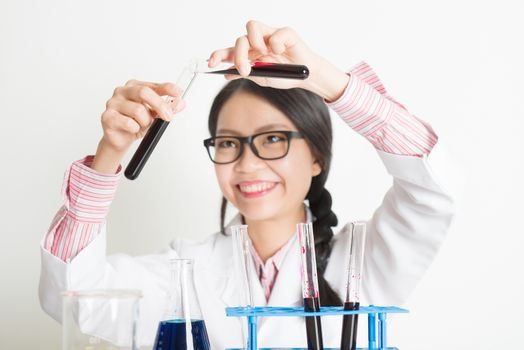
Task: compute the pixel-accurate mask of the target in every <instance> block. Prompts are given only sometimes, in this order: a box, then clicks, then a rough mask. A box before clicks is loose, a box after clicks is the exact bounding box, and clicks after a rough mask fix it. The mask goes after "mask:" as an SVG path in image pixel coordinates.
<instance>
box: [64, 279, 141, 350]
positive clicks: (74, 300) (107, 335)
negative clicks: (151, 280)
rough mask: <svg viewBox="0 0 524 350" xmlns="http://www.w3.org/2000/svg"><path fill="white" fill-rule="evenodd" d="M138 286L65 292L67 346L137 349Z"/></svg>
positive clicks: (96, 349) (67, 348)
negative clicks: (134, 287)
mask: <svg viewBox="0 0 524 350" xmlns="http://www.w3.org/2000/svg"><path fill="white" fill-rule="evenodd" d="M141 297H142V293H141V292H140V291H138V290H120V289H114V290H87V291H66V292H64V293H62V349H63V350H136V349H138V347H137V344H136V325H137V321H138V301H139V299H140V298H141Z"/></svg>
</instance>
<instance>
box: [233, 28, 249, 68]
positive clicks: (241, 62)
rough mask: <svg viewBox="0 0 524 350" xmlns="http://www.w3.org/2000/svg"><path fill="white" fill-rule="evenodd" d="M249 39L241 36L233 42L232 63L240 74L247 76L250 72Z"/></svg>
mask: <svg viewBox="0 0 524 350" xmlns="http://www.w3.org/2000/svg"><path fill="white" fill-rule="evenodd" d="M249 48H250V45H249V40H248V39H247V36H245V35H244V36H241V37H239V38H238V39H237V41H236V43H235V51H234V60H233V61H234V63H235V66H236V67H237V70H238V72H239V73H240V75H241V76H243V77H247V76H248V75H249V73H250V72H251V65H250V64H249Z"/></svg>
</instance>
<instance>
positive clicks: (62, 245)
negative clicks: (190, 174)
mask: <svg viewBox="0 0 524 350" xmlns="http://www.w3.org/2000/svg"><path fill="white" fill-rule="evenodd" d="M349 75H350V79H349V83H348V86H347V87H346V89H345V91H344V93H343V94H342V96H341V97H340V98H339V99H338V100H337V101H334V102H332V103H329V104H328V106H330V107H331V108H332V109H333V110H334V111H335V112H336V113H337V114H338V115H339V116H340V117H341V118H342V119H343V120H344V121H345V122H346V123H347V124H348V125H349V126H350V127H351V128H352V129H353V130H355V131H356V132H358V133H359V134H360V135H362V136H364V137H365V138H366V139H368V140H369V141H370V142H371V143H372V144H373V146H374V147H375V148H377V149H379V150H382V151H384V152H388V153H393V154H400V155H409V156H417V157H420V156H422V155H424V154H428V153H429V152H430V151H431V149H432V148H433V146H434V145H435V143H436V142H437V136H436V135H435V133H434V132H433V130H432V129H431V127H430V126H429V125H427V124H426V123H424V122H423V121H421V120H420V119H418V118H417V117H415V116H414V115H412V114H410V113H409V112H408V111H407V109H406V108H405V107H404V106H402V105H401V104H400V103H398V102H396V101H395V100H394V99H393V98H391V97H390V96H389V95H388V94H387V93H386V89H385V88H384V86H383V85H382V83H381V81H380V80H379V78H378V76H377V75H376V74H375V73H374V72H373V70H372V69H371V67H370V66H369V65H368V64H367V63H365V62H361V63H359V64H357V65H356V66H355V67H353V68H352V69H351V70H350V71H349ZM92 161H93V156H88V157H86V158H83V159H81V160H79V161H76V162H73V163H72V164H71V166H70V167H69V169H68V170H67V172H66V175H65V178H64V184H63V188H62V193H63V196H64V201H65V203H64V205H63V206H62V208H60V210H59V211H58V213H57V214H56V216H55V218H54V220H53V222H52V223H51V226H50V228H49V231H48V233H47V234H46V236H45V238H44V248H45V249H47V250H48V251H50V252H51V254H53V255H55V256H57V257H59V258H60V259H62V260H63V261H65V262H69V261H70V260H71V259H73V258H74V257H75V256H76V255H77V254H78V253H79V252H80V251H81V250H82V249H83V248H85V247H86V246H87V245H88V244H89V243H90V242H91V241H92V240H93V239H94V238H95V236H96V235H97V234H98V233H99V232H100V228H101V226H102V225H104V222H105V217H106V215H107V212H108V211H109V206H110V204H111V202H112V200H113V197H114V195H115V192H116V188H117V185H118V180H119V179H120V177H121V167H120V168H119V169H118V171H117V173H116V174H114V175H107V174H101V173H98V172H96V171H94V170H92V169H91V168H90V166H91V163H92ZM290 242H291V240H290ZM290 242H288V243H287V244H286V245H284V246H283V247H282V248H281V249H280V250H279V251H277V252H276V253H275V255H274V256H272V257H270V258H269V259H268V260H267V261H266V262H265V263H263V262H262V260H261V259H260V257H259V256H258V254H257V253H256V251H254V249H253V251H252V254H253V259H254V261H255V266H256V268H257V271H258V273H259V278H260V281H261V284H262V286H263V288H264V293H265V295H266V299H268V298H269V295H270V293H271V290H272V288H273V285H274V283H275V279H276V277H277V275H278V271H279V270H280V266H281V263H282V259H283V257H284V256H285V252H286V251H287V249H288V248H289V245H290Z"/></svg>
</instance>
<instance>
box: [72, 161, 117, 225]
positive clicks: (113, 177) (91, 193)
mask: <svg viewBox="0 0 524 350" xmlns="http://www.w3.org/2000/svg"><path fill="white" fill-rule="evenodd" d="M93 159H94V156H87V157H85V158H83V159H80V160H77V161H75V162H73V163H72V164H71V166H70V167H69V168H68V170H67V172H66V174H65V176H64V183H63V186H62V195H63V197H64V202H65V207H66V209H67V211H68V213H67V215H70V216H71V217H72V218H73V219H75V220H76V221H84V222H92V223H100V222H102V221H103V220H104V219H105V217H106V215H107V212H108V211H109V207H110V205H111V202H112V201H113V198H114V196H115V193H116V189H117V186H118V181H119V179H120V178H121V177H122V167H121V166H119V168H118V170H117V172H116V173H115V174H102V173H99V172H97V171H95V170H93V169H91V168H90V166H91V164H92V163H93Z"/></svg>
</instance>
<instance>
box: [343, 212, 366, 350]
mask: <svg viewBox="0 0 524 350" xmlns="http://www.w3.org/2000/svg"><path fill="white" fill-rule="evenodd" d="M365 241H366V224H365V223H361V222H354V223H351V227H350V237H349V247H348V249H349V260H348V263H347V268H346V271H347V282H346V286H347V290H346V299H345V301H344V310H358V309H359V307H360V285H361V281H362V265H363V262H364V246H365ZM357 329H358V314H353V315H344V317H343V321H342V340H341V345H340V349H341V350H355V349H356V348H357Z"/></svg>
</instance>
